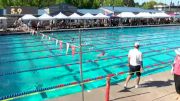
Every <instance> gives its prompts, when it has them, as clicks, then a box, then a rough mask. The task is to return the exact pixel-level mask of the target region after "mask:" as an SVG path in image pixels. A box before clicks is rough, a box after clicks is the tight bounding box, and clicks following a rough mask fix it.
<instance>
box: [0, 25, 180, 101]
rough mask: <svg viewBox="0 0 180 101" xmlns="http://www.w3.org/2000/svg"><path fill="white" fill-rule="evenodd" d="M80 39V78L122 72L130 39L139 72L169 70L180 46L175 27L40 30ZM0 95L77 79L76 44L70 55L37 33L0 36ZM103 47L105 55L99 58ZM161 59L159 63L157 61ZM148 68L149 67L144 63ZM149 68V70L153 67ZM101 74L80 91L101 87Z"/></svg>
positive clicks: (29, 100) (34, 98)
mask: <svg viewBox="0 0 180 101" xmlns="http://www.w3.org/2000/svg"><path fill="white" fill-rule="evenodd" d="M79 33H81V38H82V41H81V42H82V46H83V47H82V51H83V57H82V58H83V61H82V63H83V65H82V66H83V79H84V80H85V79H90V78H95V77H99V76H105V75H108V74H116V73H119V72H127V71H128V67H127V66H126V64H127V54H128V51H129V50H130V49H132V48H133V44H134V42H136V41H138V42H139V43H140V45H141V46H140V50H141V51H142V53H143V62H144V67H145V68H144V70H145V72H144V73H143V74H142V75H143V76H148V75H151V74H154V73H159V72H164V71H167V70H170V67H171V66H170V64H169V63H171V62H172V61H173V59H174V57H175V53H174V49H176V48H178V47H180V44H179V42H180V26H171V27H169V26H168V27H146V28H119V29H103V30H86V31H81V32H78V31H69V32H51V33H44V34H46V35H48V36H51V37H54V38H57V39H59V40H62V41H63V42H68V43H70V44H73V45H76V46H79ZM0 46H1V47H0V81H1V82H0V97H4V96H8V95H11V94H16V93H22V92H28V91H31V90H37V89H41V88H47V87H52V86H56V85H59V84H67V83H72V82H80V81H81V79H80V65H79V61H80V59H79V57H80V55H79V48H76V49H75V50H76V51H75V55H74V56H72V54H71V49H69V51H68V54H66V44H63V48H62V49H60V48H59V44H58V45H56V42H55V41H53V40H51V41H49V39H48V38H47V39H46V38H42V36H40V35H39V36H36V35H34V36H32V35H30V34H22V35H4V36H0ZM102 51H104V52H105V55H104V56H102V57H98V54H100V53H101V52H102ZM157 64H161V65H157ZM147 67H148V68H147ZM153 68H154V69H153ZM126 76H127V73H125V74H123V75H119V76H116V77H113V78H111V83H118V82H122V81H124V79H125V78H126ZM105 83H106V80H105V79H102V80H97V81H93V82H90V83H86V84H85V85H84V88H85V90H91V89H95V88H98V87H102V86H104V85H105ZM80 91H81V86H80V85H75V86H68V87H62V88H60V89H55V90H52V91H47V92H41V93H38V94H32V95H31V96H25V97H20V98H18V99H15V100H17V101H20V100H25V101H41V100H48V99H52V98H55V97H60V96H64V95H67V94H73V93H77V92H80Z"/></svg>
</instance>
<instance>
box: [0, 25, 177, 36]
mask: <svg viewBox="0 0 180 101" xmlns="http://www.w3.org/2000/svg"><path fill="white" fill-rule="evenodd" d="M163 26H180V24H159V25H138V26H113V27H93V28H71V29H53V30H43V31H40V32H64V31H78V30H97V29H116V28H139V27H163ZM25 33H26V34H27V33H29V32H23V31H19V32H18V31H14V30H13V28H10V29H9V31H2V30H0V35H12V34H25Z"/></svg>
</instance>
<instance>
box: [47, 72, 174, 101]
mask: <svg viewBox="0 0 180 101" xmlns="http://www.w3.org/2000/svg"><path fill="white" fill-rule="evenodd" d="M134 84H135V80H131V81H130V82H129V85H128V89H127V90H124V88H123V85H124V82H121V83H119V84H117V85H111V90H110V101H176V100H175V98H176V92H175V88H174V80H173V75H172V74H170V72H169V71H167V72H163V73H158V74H154V75H149V76H146V77H142V79H141V82H140V84H141V86H142V87H140V88H134ZM84 95H85V100H84V101H105V87H101V88H98V89H94V90H91V91H85V93H84ZM48 101H82V100H81V93H77V94H72V95H67V96H63V97H59V98H55V99H51V100H48Z"/></svg>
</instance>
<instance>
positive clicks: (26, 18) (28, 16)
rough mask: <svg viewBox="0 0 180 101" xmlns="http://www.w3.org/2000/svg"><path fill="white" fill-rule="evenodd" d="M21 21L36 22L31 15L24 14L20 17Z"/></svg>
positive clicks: (35, 18)
mask: <svg viewBox="0 0 180 101" xmlns="http://www.w3.org/2000/svg"><path fill="white" fill-rule="evenodd" d="M21 20H37V17H35V16H33V15H31V14H25V15H24V16H22V17H21Z"/></svg>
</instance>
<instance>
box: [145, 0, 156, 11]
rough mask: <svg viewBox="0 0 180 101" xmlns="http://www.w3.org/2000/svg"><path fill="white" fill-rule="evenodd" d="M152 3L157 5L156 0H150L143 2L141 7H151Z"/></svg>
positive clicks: (152, 6)
mask: <svg viewBox="0 0 180 101" xmlns="http://www.w3.org/2000/svg"><path fill="white" fill-rule="evenodd" d="M154 5H157V2H156V1H150V2H144V3H143V4H142V7H143V8H145V9H153V8H154Z"/></svg>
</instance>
